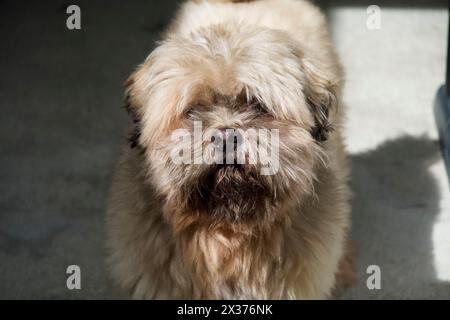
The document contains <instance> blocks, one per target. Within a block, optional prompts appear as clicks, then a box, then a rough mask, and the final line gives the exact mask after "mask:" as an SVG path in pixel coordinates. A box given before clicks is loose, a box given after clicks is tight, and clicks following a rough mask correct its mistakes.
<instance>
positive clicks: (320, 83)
mask: <svg viewBox="0 0 450 320" xmlns="http://www.w3.org/2000/svg"><path fill="white" fill-rule="evenodd" d="M302 65H303V72H304V75H305V84H304V94H305V97H306V100H307V102H308V106H309V108H310V110H311V113H312V115H313V117H314V126H313V127H312V128H311V135H312V136H313V137H314V139H315V140H316V141H318V142H323V141H326V140H327V139H328V136H329V134H330V132H331V130H332V129H333V127H332V123H331V122H330V113H331V112H332V111H333V110H334V109H335V108H337V90H338V87H337V84H336V82H333V81H332V80H331V79H330V78H331V77H330V76H329V75H327V74H325V73H323V72H321V71H320V70H319V69H318V68H317V67H316V65H314V64H313V63H312V62H310V61H308V60H306V59H302Z"/></svg>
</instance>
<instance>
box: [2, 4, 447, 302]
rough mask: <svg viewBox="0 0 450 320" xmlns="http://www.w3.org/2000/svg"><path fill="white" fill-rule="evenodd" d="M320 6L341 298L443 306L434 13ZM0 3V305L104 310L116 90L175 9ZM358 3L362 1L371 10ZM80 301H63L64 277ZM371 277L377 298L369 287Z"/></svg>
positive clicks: (439, 24)
mask: <svg viewBox="0 0 450 320" xmlns="http://www.w3.org/2000/svg"><path fill="white" fill-rule="evenodd" d="M399 2H400V1H379V4H378V5H379V6H380V7H381V9H382V11H381V19H382V20H381V29H379V30H368V29H367V28H366V19H367V14H366V7H367V6H365V5H364V4H365V1H361V2H359V6H356V7H351V6H349V5H350V4H351V2H349V1H332V3H333V5H329V4H328V3H331V1H322V2H321V5H322V6H323V8H324V9H325V10H326V13H327V15H328V17H329V19H330V24H331V28H332V31H333V36H334V39H335V43H336V45H337V48H338V51H339V53H340V55H341V58H342V61H343V63H344V65H345V68H346V70H347V84H346V90H345V101H346V103H347V105H348V107H349V111H348V123H347V130H346V140H347V145H348V150H349V152H350V154H351V161H352V164H353V168H352V187H353V190H354V200H353V207H354V218H353V221H354V223H353V226H354V228H353V238H354V242H355V244H356V252H357V261H358V282H357V284H356V285H355V286H354V287H353V288H351V289H349V290H347V291H346V292H345V293H344V295H343V298H351V299H359V298H438V299H445V298H447V299H448V298H450V193H449V191H450V190H449V187H448V180H447V177H446V174H445V169H444V166H443V162H442V157H441V154H440V151H439V149H438V146H437V143H436V138H437V135H436V129H435V126H434V120H433V115H432V104H433V99H434V96H435V93H436V91H437V89H438V86H439V85H441V84H442V83H443V82H444V69H445V67H444V66H445V52H446V32H447V31H446V30H447V24H448V17H447V11H446V5H447V3H446V1H431V2H430V1H412V2H410V5H411V6H412V7H409V8H405V7H400V6H399V5H400V4H399ZM68 4H69V3H67V4H61V3H60V2H57V1H53V2H52V1H45V2H28V1H23V0H19V1H18V0H3V1H0V38H1V39H2V45H1V50H0V70H1V73H2V75H3V76H2V77H0V101H1V107H2V117H0V139H1V140H0V154H1V156H0V298H13V299H17V298H33V299H35V298H45V299H53V298H68V299H90V298H100V299H102V298H108V297H109V294H108V292H107V290H106V279H107V275H106V273H105V266H104V249H103V246H104V211H105V203H106V197H107V190H108V186H109V180H110V175H111V169H112V166H113V164H114V161H115V159H116V156H117V153H118V149H119V145H120V144H121V142H122V141H123V138H122V133H123V130H124V128H125V126H126V124H127V121H128V118H127V116H126V114H125V112H124V110H123V108H122V87H121V83H122V82H123V80H124V79H125V78H126V76H127V75H128V74H129V73H130V72H131V70H132V69H133V67H134V65H136V64H137V63H139V62H141V61H142V60H143V59H144V57H145V56H146V55H147V54H148V53H149V52H150V51H151V49H152V47H153V42H154V40H155V39H157V36H158V33H159V32H160V31H161V30H162V28H163V27H164V25H165V23H166V22H167V21H168V19H169V18H170V16H171V15H172V14H173V11H174V9H175V7H176V4H175V2H174V1H164V2H163V1H150V0H140V1H129V2H127V4H125V3H124V2H123V1H118V0H113V1H108V2H107V4H106V2H104V1H92V0H91V1H87V0H84V1H78V4H79V5H80V7H81V9H82V30H81V31H68V30H67V29H66V26H65V19H66V14H65V8H66V7H67V5H68ZM367 4H370V3H367ZM71 264H77V265H79V266H80V267H81V269H82V290H80V291H69V290H67V289H66V285H65V284H66V273H65V270H66V267H67V266H68V265H71ZM372 264H375V265H378V266H380V268H381V273H382V282H381V283H382V288H381V290H373V291H370V290H368V289H367V287H366V278H367V276H368V275H367V274H366V268H367V266H368V265H372Z"/></svg>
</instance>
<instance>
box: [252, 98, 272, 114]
mask: <svg viewBox="0 0 450 320" xmlns="http://www.w3.org/2000/svg"><path fill="white" fill-rule="evenodd" d="M250 107H251V108H252V109H253V110H255V111H256V112H258V113H262V114H266V113H268V112H269V111H268V110H267V107H266V106H265V105H264V104H262V103H261V102H260V101H258V100H256V99H255V100H253V101H252V102H251V104H250Z"/></svg>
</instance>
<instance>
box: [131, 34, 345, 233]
mask: <svg viewBox="0 0 450 320" xmlns="http://www.w3.org/2000/svg"><path fill="white" fill-rule="evenodd" d="M126 85H127V108H128V110H129V112H130V113H131V114H132V116H133V118H134V122H135V131H134V134H133V137H132V140H133V141H132V146H133V147H137V148H140V149H141V150H142V151H143V156H144V157H145V159H146V161H145V166H146V168H145V169H148V173H149V183H151V184H152V185H153V186H154V187H155V188H156V190H157V192H158V193H159V194H160V196H161V197H162V199H163V201H164V202H165V211H166V214H167V216H168V219H169V221H171V222H172V223H173V224H174V227H175V229H176V230H181V229H186V228H188V227H191V226H197V225H206V226H209V227H212V226H217V227H225V226H228V227H230V226H231V227H232V228H238V226H242V225H246V226H263V225H268V224H270V223H273V222H274V221H275V220H276V219H278V218H279V217H280V215H282V214H283V212H285V211H286V209H287V208H288V207H290V206H292V205H295V204H296V203H298V202H299V201H302V199H304V197H305V196H307V195H311V194H312V192H313V182H314V179H315V172H316V168H317V166H318V165H323V162H324V161H325V159H324V156H323V154H324V153H323V143H324V141H325V140H326V138H327V136H328V134H329V131H330V128H331V124H330V121H331V120H330V114H331V113H332V112H333V109H334V105H335V103H336V98H335V91H334V90H335V86H334V84H333V83H332V81H331V80H330V79H328V78H327V76H325V75H324V74H323V73H322V72H321V71H320V68H319V66H317V64H316V65H315V64H313V63H311V62H310V61H309V60H308V59H307V58H305V57H303V54H302V50H301V48H299V46H298V44H297V43H296V42H295V41H293V40H292V39H291V38H290V37H289V36H288V35H287V34H285V33H283V32H281V31H273V30H266V29H260V28H259V29H254V28H253V29H252V28H243V27H241V28H239V29H236V30H233V29H225V28H224V27H221V26H216V27H210V28H208V29H205V30H201V31H199V32H197V33H195V34H191V35H189V36H186V37H184V38H180V37H174V38H169V39H168V40H166V41H165V42H163V43H162V44H161V45H160V46H159V47H157V48H156V49H155V50H154V51H153V52H152V53H151V54H150V56H149V57H148V58H147V60H146V61H145V62H144V63H143V64H142V65H141V66H140V67H139V68H138V70H137V71H136V72H135V73H133V74H132V76H131V77H130V78H129V80H128V81H127V84H126ZM227 129H228V130H227ZM230 129H235V131H232V130H230ZM260 132H263V134H262V135H260ZM264 132H265V133H264ZM179 133H188V135H189V137H185V136H183V135H181V134H179ZM199 133H200V134H199ZM255 133H256V134H255ZM199 137H200V139H201V140H200V142H198V139H199ZM262 146H264V147H265V150H266V151H267V152H266V153H265V155H266V159H262V158H261V157H258V155H260V153H259V151H260V150H262V149H261V147H262ZM222 151H223V152H222ZM230 154H231V155H232V156H231V157H230V158H227V157H229V156H230ZM233 155H234V158H233ZM180 156H181V160H180V158H179V157H180ZM177 157H178V159H175V158H177ZM230 159H231V160H230ZM238 159H240V161H238ZM252 159H253V160H255V159H256V160H255V161H252ZM261 159H262V160H266V161H261ZM227 160H228V161H227ZM264 170H265V171H264Z"/></svg>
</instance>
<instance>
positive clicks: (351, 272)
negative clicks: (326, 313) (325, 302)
mask: <svg viewBox="0 0 450 320" xmlns="http://www.w3.org/2000/svg"><path fill="white" fill-rule="evenodd" d="M344 250H345V251H344V254H343V255H342V258H341V260H340V261H339V267H338V271H337V272H336V284H335V287H334V290H333V292H332V294H331V298H332V299H337V298H339V296H340V295H341V294H342V292H343V290H344V289H345V288H348V287H350V286H352V285H354V284H355V283H356V266H355V248H354V245H353V242H352V241H351V240H350V239H349V240H347V242H346V244H345V249H344Z"/></svg>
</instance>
